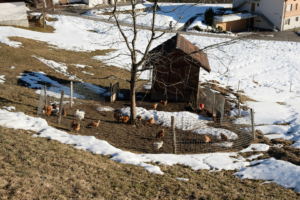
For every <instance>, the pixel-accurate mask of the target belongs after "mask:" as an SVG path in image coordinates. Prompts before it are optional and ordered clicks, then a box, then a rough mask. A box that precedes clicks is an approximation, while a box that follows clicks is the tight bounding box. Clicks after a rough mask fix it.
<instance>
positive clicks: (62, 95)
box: [58, 91, 65, 124]
mask: <svg viewBox="0 0 300 200" xmlns="http://www.w3.org/2000/svg"><path fill="white" fill-rule="evenodd" d="M64 94H65V91H61V95H60V102H59V113H58V124H60V121H61V113H62V109H63V99H64Z"/></svg>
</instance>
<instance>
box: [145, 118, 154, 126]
mask: <svg viewBox="0 0 300 200" xmlns="http://www.w3.org/2000/svg"><path fill="white" fill-rule="evenodd" d="M147 124H151V125H152V124H154V118H153V117H152V118H151V119H149V120H148V121H147Z"/></svg>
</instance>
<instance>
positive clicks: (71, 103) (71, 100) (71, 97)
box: [70, 81, 73, 108]
mask: <svg viewBox="0 0 300 200" xmlns="http://www.w3.org/2000/svg"><path fill="white" fill-rule="evenodd" d="M72 106H73V81H71V82H70V107H71V108H72Z"/></svg>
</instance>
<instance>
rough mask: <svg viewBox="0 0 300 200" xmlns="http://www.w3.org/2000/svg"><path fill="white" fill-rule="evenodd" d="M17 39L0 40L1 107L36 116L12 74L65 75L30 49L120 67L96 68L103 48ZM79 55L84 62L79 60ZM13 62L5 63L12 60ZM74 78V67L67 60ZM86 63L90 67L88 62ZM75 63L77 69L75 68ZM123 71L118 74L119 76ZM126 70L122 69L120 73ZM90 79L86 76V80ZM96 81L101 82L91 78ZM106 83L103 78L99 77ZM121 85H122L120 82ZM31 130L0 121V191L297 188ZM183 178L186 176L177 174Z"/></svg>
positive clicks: (185, 192) (94, 193)
mask: <svg viewBox="0 0 300 200" xmlns="http://www.w3.org/2000/svg"><path fill="white" fill-rule="evenodd" d="M13 40H15V41H20V42H22V44H23V47H21V48H13V47H8V46H6V45H4V44H0V46H1V47H0V60H1V63H0V67H1V71H0V75H5V78H6V82H5V84H0V91H1V93H0V107H2V106H4V105H6V106H10V105H13V106H16V108H17V110H18V111H23V112H25V113H26V114H29V115H31V116H36V109H37V103H38V97H39V96H38V95H37V94H35V93H34V90H33V89H28V88H25V87H21V86H19V85H18V82H17V78H16V76H19V73H21V72H24V71H26V70H28V71H33V70H34V71H44V72H45V73H46V74H48V75H52V76H55V77H57V78H61V79H66V77H64V76H63V75H61V74H58V73H56V72H54V71H53V70H52V69H50V68H48V67H47V66H45V65H44V64H42V63H41V62H40V61H38V60H37V59H35V58H33V57H32V55H36V56H40V57H44V58H45V59H49V60H55V61H57V62H64V63H67V64H87V65H91V66H94V68H91V69H90V70H95V71H91V72H93V73H99V74H103V76H104V75H107V74H110V73H120V74H122V70H120V69H117V68H114V67H104V68H99V67H97V66H98V65H101V63H99V62H98V61H97V62H95V61H93V60H91V59H90V57H91V56H92V55H97V54H100V53H105V52H101V51H99V52H98V51H97V52H90V53H80V52H70V51H65V50H56V49H53V48H51V49H53V50H48V49H50V48H48V47H47V48H45V46H47V45H46V44H45V43H43V42H36V41H34V40H28V39H24V38H13ZM83 61H84V62H83ZM12 65H13V66H15V67H16V68H15V69H13V70H12V69H10V68H9V67H10V66H12ZM68 67H69V70H70V71H71V70H74V71H75V73H77V75H78V77H79V78H84V76H85V74H82V75H81V74H80V71H79V69H77V68H76V67H75V66H72V65H68ZM88 69H89V68H88ZM76 70H77V71H76ZM124 74H125V73H123V75H124ZM124 76H126V74H125V75H124ZM92 81H94V80H91V81H89V82H92ZM96 83H97V84H99V82H96ZM101 84H103V85H107V84H108V82H105V80H104V81H103V82H101ZM126 86H127V85H126V84H124V87H126ZM31 135H32V133H29V132H27V131H24V130H14V129H7V128H3V127H0V198H1V199H5V198H13V199H20V198H22V199H24V198H27V199H36V198H55V199H56V198H61V199H64V198H65V199H69V198H77V199H90V198H93V197H94V198H97V199H101V197H103V198H107V199H111V198H114V199H126V198H129V199H131V198H138V199H143V198H145V199H156V198H164V199H189V198H191V199H199V198H202V199H270V198H274V199H282V198H286V199H295V198H298V197H299V195H298V194H297V193H296V192H295V191H293V190H291V189H284V188H282V187H280V186H278V185H276V184H274V183H271V184H265V185H261V183H262V182H263V181H261V180H240V179H239V178H237V177H235V176H233V175H232V174H233V173H234V172H233V171H222V172H218V173H210V172H208V171H207V170H199V171H194V170H191V169H190V168H187V167H184V166H180V165H176V166H173V167H168V166H160V167H161V169H162V170H163V172H164V173H165V175H163V176H161V175H153V174H149V173H148V172H146V171H145V170H144V169H143V168H140V167H135V166H132V165H126V164H121V163H116V162H114V161H111V160H109V158H108V157H105V156H100V155H92V154H91V153H90V152H87V151H83V150H77V149H75V148H72V147H70V146H69V145H64V144H61V143H59V142H57V141H53V140H47V139H45V138H33V137H31ZM177 177H183V178H189V179H190V181H188V182H181V181H177V180H175V178H177Z"/></svg>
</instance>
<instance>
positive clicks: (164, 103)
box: [160, 100, 168, 106]
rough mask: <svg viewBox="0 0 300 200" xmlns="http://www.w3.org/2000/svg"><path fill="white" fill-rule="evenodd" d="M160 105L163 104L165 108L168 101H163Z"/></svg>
mask: <svg viewBox="0 0 300 200" xmlns="http://www.w3.org/2000/svg"><path fill="white" fill-rule="evenodd" d="M160 103H161V104H162V105H163V106H165V105H167V103H168V100H165V101H164V100H161V101H160Z"/></svg>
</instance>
